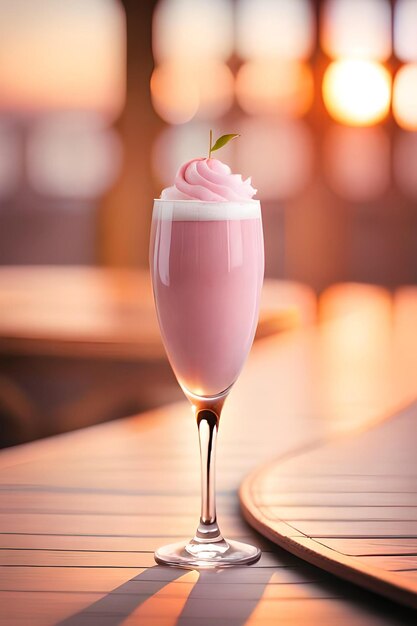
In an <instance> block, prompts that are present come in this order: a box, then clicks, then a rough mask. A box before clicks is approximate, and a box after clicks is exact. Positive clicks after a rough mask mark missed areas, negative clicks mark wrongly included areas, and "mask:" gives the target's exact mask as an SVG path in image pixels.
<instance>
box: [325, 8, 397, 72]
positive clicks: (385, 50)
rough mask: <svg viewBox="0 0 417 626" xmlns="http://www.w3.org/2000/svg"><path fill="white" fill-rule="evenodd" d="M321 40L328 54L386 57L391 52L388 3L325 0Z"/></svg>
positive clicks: (376, 58)
mask: <svg viewBox="0 0 417 626" xmlns="http://www.w3.org/2000/svg"><path fill="white" fill-rule="evenodd" d="M321 44H322V47H323V50H324V51H325V52H326V53H327V54H328V55H329V56H330V57H332V58H338V57H359V58H363V59H368V60H378V61H384V60H386V59H387V58H388V57H389V56H390V54H391V7H390V3H389V2H388V0H327V2H326V3H325V5H324V15H323V27H322V31H321Z"/></svg>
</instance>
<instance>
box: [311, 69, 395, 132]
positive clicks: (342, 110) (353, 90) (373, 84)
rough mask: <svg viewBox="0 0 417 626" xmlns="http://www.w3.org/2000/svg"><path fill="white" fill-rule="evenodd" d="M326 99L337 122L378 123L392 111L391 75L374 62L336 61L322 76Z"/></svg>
mask: <svg viewBox="0 0 417 626" xmlns="http://www.w3.org/2000/svg"><path fill="white" fill-rule="evenodd" d="M323 99H324V103H325V105H326V108H327V110H328V112H329V113H330V115H331V116H332V117H333V118H334V119H335V120H336V121H337V122H341V123H342V124H347V125H350V126H369V125H371V124H376V123H377V122H380V121H381V120H383V119H384V117H386V115H387V114H388V111H389V106H390V99H391V75H390V74H389V72H388V71H387V70H386V69H385V67H384V66H383V65H380V64H379V63H375V62H373V61H364V60H361V59H344V60H341V61H334V62H333V63H331V64H330V65H329V67H328V68H327V70H326V73H325V75H324V78H323Z"/></svg>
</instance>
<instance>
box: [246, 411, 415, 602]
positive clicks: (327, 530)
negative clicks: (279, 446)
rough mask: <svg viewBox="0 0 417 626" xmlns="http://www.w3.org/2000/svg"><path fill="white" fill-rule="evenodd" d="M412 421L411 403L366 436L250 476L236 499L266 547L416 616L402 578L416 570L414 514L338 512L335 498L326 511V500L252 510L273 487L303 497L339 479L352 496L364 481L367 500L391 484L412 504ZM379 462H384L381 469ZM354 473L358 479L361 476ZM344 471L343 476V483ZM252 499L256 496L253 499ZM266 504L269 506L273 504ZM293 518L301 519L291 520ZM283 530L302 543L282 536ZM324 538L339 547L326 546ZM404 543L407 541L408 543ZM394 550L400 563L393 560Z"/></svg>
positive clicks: (409, 585) (411, 587) (408, 582)
mask: <svg viewBox="0 0 417 626" xmlns="http://www.w3.org/2000/svg"><path fill="white" fill-rule="evenodd" d="M416 417H417V403H415V404H413V405H412V406H411V407H409V408H408V409H407V410H404V411H403V412H401V413H399V414H398V415H396V416H394V417H392V418H390V419H387V420H386V421H384V422H381V424H379V425H377V426H374V427H373V428H371V429H369V430H365V431H362V432H359V433H356V434H354V435H351V436H349V437H344V438H343V437H342V438H339V439H335V440H334V441H333V442H330V443H327V444H326V445H322V446H320V445H318V446H316V447H315V448H311V449H310V450H307V451H305V452H304V453H303V452H301V453H300V454H299V455H296V456H294V457H291V458H288V459H284V460H282V461H277V462H276V463H272V464H271V463H270V464H268V465H267V466H264V467H263V468H261V469H260V470H257V471H256V472H255V473H253V474H252V475H250V476H249V477H248V478H247V479H246V481H245V482H244V484H243V486H242V488H241V492H240V496H241V504H242V507H243V512H244V515H245V517H246V519H247V520H248V521H249V522H250V523H251V524H252V525H253V526H254V527H255V528H256V529H257V530H259V531H260V532H263V534H265V535H266V536H267V537H268V538H269V539H272V540H274V541H275V542H276V543H278V544H279V545H281V546H283V547H285V548H287V549H289V550H290V551H291V552H293V553H294V554H296V555H298V556H302V557H303V558H304V559H306V560H307V561H309V562H311V563H314V564H316V565H319V566H320V567H324V568H325V569H327V570H328V571H330V572H332V573H335V574H337V575H338V576H341V577H344V578H347V579H348V580H350V581H353V582H356V583H358V584H362V585H364V586H365V587H368V588H370V589H372V590H373V591H376V592H379V593H382V594H384V595H388V596H389V597H391V598H393V599H395V600H397V601H400V602H403V603H405V604H407V605H410V606H412V607H414V608H417V584H413V577H412V575H411V576H410V575H409V572H412V571H414V570H417V555H416V553H414V554H413V549H414V550H415V548H416V545H417V544H416V543H415V542H416V541H417V517H416V509H415V507H413V506H404V505H400V506H395V505H392V506H390V507H375V506H373V507H366V506H361V507H344V506H340V497H339V498H337V500H336V505H335V506H333V507H332V506H331V499H330V497H328V499H327V503H326V506H316V507H314V506H312V505H310V506H305V507H291V506H276V505H269V506H268V505H262V506H259V504H258V502H259V500H261V501H263V502H265V501H266V500H267V498H265V497H263V496H262V492H265V493H266V494H271V491H272V493H273V489H274V488H275V487H276V486H277V484H280V485H282V484H285V483H286V481H289V482H290V484H291V485H293V484H294V482H295V483H296V484H297V485H298V486H299V487H302V486H303V483H304V489H300V490H303V491H307V487H308V486H309V485H310V484H311V482H312V480H313V483H314V485H315V488H317V484H318V482H320V481H321V482H322V484H323V486H326V487H329V485H330V486H334V485H335V484H337V482H340V481H341V479H344V478H345V477H346V478H347V479H348V481H349V487H350V489H351V490H352V491H354V486H355V484H357V486H358V491H361V487H362V488H363V484H364V483H365V484H366V485H369V481H370V480H371V481H372V482H373V483H374V492H383V491H384V490H385V489H387V490H388V491H389V492H391V490H392V487H393V483H397V484H398V485H399V490H400V491H401V492H402V493H403V494H407V493H411V494H413V495H414V497H415V495H416V493H417V481H416V480H415V477H414V476H413V474H412V473H411V472H412V471H413V469H414V444H411V445H410V441H413V435H414V432H415V424H416ZM375 442H376V443H375ZM372 450H378V454H377V455H375V454H374V455H373V454H372V452H371V451H372ZM399 457H400V458H399ZM380 459H384V462H383V464H381V463H380ZM352 466H354V468H355V472H356V474H354V473H353V472H352ZM323 468H327V471H328V475H327V476H325V475H324V474H323V476H321V473H322V472H323V471H324V469H323ZM358 468H359V469H362V471H365V472H366V473H365V474H361V473H360V471H358ZM382 468H383V471H381V469H382ZM378 470H379V473H377V471H378ZM348 471H349V472H351V473H350V474H349V476H346V475H347V472H348ZM390 472H391V474H390ZM314 473H315V474H316V476H314V475H313V474H314ZM392 474H394V476H393V475H392ZM278 476H280V480H278ZM413 488H414V489H413ZM362 490H363V489H362ZM323 491H324V487H323ZM253 492H255V493H256V494H257V495H256V497H255V498H253V497H252V493H253ZM326 493H328V494H329V493H332V490H331V489H328V490H327V492H326ZM260 494H261V495H260ZM316 495H317V494H316ZM269 501H270V502H273V501H274V500H273V497H270V498H269ZM300 514H302V515H303V518H302V519H300V518H298V519H297V515H300ZM286 524H287V526H286ZM288 526H291V527H292V528H293V529H296V530H298V531H300V532H301V533H302V535H303V536H297V535H295V534H294V533H293V532H287V531H286V528H288ZM332 538H340V539H339V540H338V541H336V542H335V541H333V542H332ZM350 538H357V539H356V543H355V544H354V546H355V547H354V549H353V550H352V549H351V548H350V547H349V546H350V545H352V544H350V543H349V542H350V541H351V539H350ZM410 540H413V541H412V542H411V543H409V541H410ZM375 542H378V543H377V544H376V543H375ZM397 542H398V546H399V547H398V550H399V551H400V555H396V552H395V551H396V547H395V546H396V543H397ZM387 544H388V546H389V547H388V549H389V551H390V552H391V555H389V554H383V553H381V549H382V550H387ZM413 547H414V548H413ZM375 548H376V549H377V552H376V553H374V552H373V551H374V550H375ZM410 548H411V550H410ZM405 550H408V552H407V551H405ZM359 555H361V556H359ZM416 582H417V581H416Z"/></svg>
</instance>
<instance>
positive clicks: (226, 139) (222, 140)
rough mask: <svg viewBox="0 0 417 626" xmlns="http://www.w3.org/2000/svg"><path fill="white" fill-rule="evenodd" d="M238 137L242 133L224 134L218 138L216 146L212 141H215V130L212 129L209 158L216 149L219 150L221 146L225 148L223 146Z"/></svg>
mask: <svg viewBox="0 0 417 626" xmlns="http://www.w3.org/2000/svg"><path fill="white" fill-rule="evenodd" d="M236 137H240V135H238V134H237V133H230V134H228V135H222V136H221V137H219V138H218V139H217V141H216V142H215V144H214V146H212V145H211V143H212V141H213V131H212V130H211V131H210V147H209V159H210V158H211V153H212V152H214V151H215V150H219V149H220V148H223V146H225V145H226V144H227V143H229V141H231V140H232V139H236Z"/></svg>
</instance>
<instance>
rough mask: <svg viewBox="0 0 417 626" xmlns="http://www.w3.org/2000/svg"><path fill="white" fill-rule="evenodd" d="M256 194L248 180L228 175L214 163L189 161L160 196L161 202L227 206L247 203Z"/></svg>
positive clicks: (226, 168)
mask: <svg viewBox="0 0 417 626" xmlns="http://www.w3.org/2000/svg"><path fill="white" fill-rule="evenodd" d="M255 194H256V189H254V188H253V187H252V184H251V179H250V178H247V179H246V180H243V179H242V176H241V175H240V174H232V171H231V169H230V167H229V166H228V165H225V164H224V163H222V162H221V161H219V160H218V159H193V160H192V161H188V163H185V164H184V165H182V166H181V167H180V169H179V170H178V172H177V175H176V176H175V182H174V184H173V186H172V187H167V188H166V189H164V190H163V191H162V193H161V199H162V200H202V201H203V202H230V201H238V202H242V201H245V200H251V199H252V197H253V196H254V195H255Z"/></svg>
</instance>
